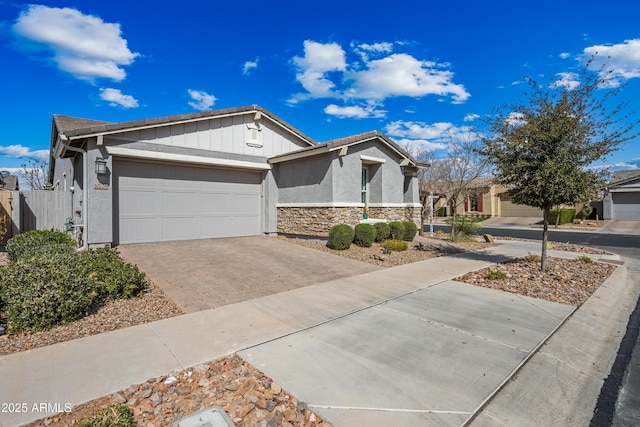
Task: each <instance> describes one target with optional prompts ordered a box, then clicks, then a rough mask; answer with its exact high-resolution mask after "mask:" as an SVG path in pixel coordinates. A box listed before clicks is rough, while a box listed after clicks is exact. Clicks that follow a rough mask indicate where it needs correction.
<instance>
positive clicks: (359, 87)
mask: <svg viewBox="0 0 640 427" xmlns="http://www.w3.org/2000/svg"><path fill="white" fill-rule="evenodd" d="M639 15H640V5H639V4H638V3H637V2H632V1H615V0H613V1H608V2H601V1H598V2H596V1H591V0H583V1H561V0H560V1H558V0H556V1H553V2H552V1H547V0H542V1H535V2H513V1H486V2H432V1H426V2H416V1H405V0H396V1H393V2H376V1H371V0H369V1H366V2H365V1H334V0H325V1H323V2H307V1H294V0H291V1H277V0H276V1H271V2H264V1H254V0H245V1H243V2H239V3H238V2H218V1H183V2H170V3H169V2H167V3H166V6H164V5H163V3H162V2H160V3H153V5H152V4H151V3H145V2H135V1H127V2H123V1H120V0H110V1H108V2H104V1H102V2H92V1H81V2H58V1H47V2H41V3H34V4H26V3H14V2H5V1H1V0H0V63H1V64H2V77H3V78H2V80H1V83H0V84H1V85H2V86H1V92H0V94H1V98H0V128H1V129H2V133H1V135H2V136H0V169H2V170H10V171H15V170H16V168H19V166H20V164H22V163H24V162H25V161H27V160H28V159H43V160H46V159H48V148H49V147H48V145H49V138H50V133H51V119H52V115H53V114H63V115H70V116H77V117H84V118H90V119H96V120H105V121H110V122H120V121H128V120H137V119H143V118H150V117H161V116H170V115H176V114H186V113H191V112H196V111H201V110H208V109H218V108H228V107H237V106H243V105H250V104H258V105H260V106H262V107H264V108H266V109H268V110H270V111H272V112H273V113H275V114H276V115H278V116H280V117H281V118H282V119H284V120H285V121H287V122H289V123H290V124H291V125H293V126H294V127H296V128H298V129H299V130H300V131H302V132H304V133H305V134H307V135H309V136H310V137H312V138H314V139H315V140H317V141H320V142H322V141H327V140H330V139H333V138H339V137H343V136H348V135H351V134H355V133H360V132H366V131H369V130H379V131H382V132H384V133H386V134H387V135H388V136H389V137H391V138H392V139H394V140H395V141H397V142H399V143H401V144H403V145H405V146H407V147H409V148H411V149H414V150H419V149H431V150H438V152H439V153H444V152H446V151H445V150H446V146H447V144H448V142H449V141H450V139H451V137H453V138H457V137H460V136H461V135H464V134H465V132H468V131H469V128H470V127H473V126H476V127H479V128H480V127H481V126H482V123H481V120H480V119H481V118H482V117H486V116H487V115H489V114H491V111H492V108H493V107H495V106H499V105H501V104H503V103H508V102H511V101H516V100H519V99H523V95H522V94H523V91H524V90H526V85H525V84H523V83H524V78H525V76H531V77H534V78H535V79H537V80H538V81H541V82H546V81H549V82H552V81H556V82H557V81H560V82H561V84H571V82H572V80H573V79H574V78H575V76H574V74H572V73H575V72H576V71H578V70H579V69H580V67H582V66H583V65H584V63H585V60H586V58H588V57H589V56H590V55H591V53H593V52H596V51H597V52H598V54H599V55H600V56H601V57H603V56H610V57H611V59H610V65H611V66H613V67H614V68H615V69H616V70H617V73H616V76H615V77H616V81H617V82H618V83H626V86H625V87H624V89H623V91H622V93H621V95H620V96H619V97H618V98H617V99H618V100H620V101H626V102H628V103H629V110H631V111H638V114H639V115H640V25H638V23H637V19H638V16H639ZM636 117H638V115H636ZM599 165H608V166H612V167H613V169H614V170H617V169H638V168H640V145H639V142H638V140H632V141H629V142H627V143H626V144H625V146H624V147H622V149H621V150H620V151H618V152H616V153H614V154H613V155H612V156H610V157H609V158H608V159H606V161H604V162H601V163H600V164H599ZM595 166H598V165H595Z"/></svg>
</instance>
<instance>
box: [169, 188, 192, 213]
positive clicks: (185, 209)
mask: <svg viewBox="0 0 640 427" xmlns="http://www.w3.org/2000/svg"><path fill="white" fill-rule="evenodd" d="M198 210H199V206H198V197H197V194H196V193H195V191H190V192H188V191H163V192H162V212H163V213H164V215H173V214H190V215H195V214H196V212H198Z"/></svg>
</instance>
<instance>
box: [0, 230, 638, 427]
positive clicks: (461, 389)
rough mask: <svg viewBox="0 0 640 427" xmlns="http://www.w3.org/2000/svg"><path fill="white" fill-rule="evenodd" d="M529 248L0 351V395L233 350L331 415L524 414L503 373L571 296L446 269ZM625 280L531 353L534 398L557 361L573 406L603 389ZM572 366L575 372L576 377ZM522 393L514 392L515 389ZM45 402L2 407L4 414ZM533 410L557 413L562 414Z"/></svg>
mask: <svg viewBox="0 0 640 427" xmlns="http://www.w3.org/2000/svg"><path fill="white" fill-rule="evenodd" d="M538 250H539V248H538V245H537V244H530V243H526V242H504V245H502V246H498V247H494V248H491V249H489V250H486V251H484V252H482V253H479V252H476V253H466V254H459V255H456V256H449V257H444V258H436V259H432V260H427V261H422V262H418V263H414V264H408V265H404V266H400V267H395V268H389V269H384V270H379V271H375V272H371V273H366V274H361V275H357V276H353V277H349V278H343V279H338V280H333V281H329V282H325V283H322V284H318V285H314V286H308V287H305V288H299V289H295V290H292V291H289V292H283V293H280V294H275V295H269V296H265V297H262V298H257V299H254V300H250V301H245V302H241V303H237V304H232V305H228V306H224V307H220V308H216V309H212V310H205V311H200V312H196V313H190V314H187V315H184V316H180V317H177V318H172V319H166V320H161V321H158V322H154V323H150V324H145V325H139V326H134V327H131V328H127V329H122V330H118V331H114V332H110V333H105V334H100V335H96V336H92V337H88V338H83V339H79V340H76V341H72V342H66V343H60V344H56V345H52V346H49V347H43V348H39V349H34V350H29V351H26V352H22V353H17V354H13V355H8V356H2V357H0V378H2V379H3V380H2V384H3V386H2V387H1V388H0V402H6V403H9V402H13V403H26V404H27V407H29V408H31V407H32V405H33V403H43V402H44V403H49V404H55V403H58V404H60V405H61V406H62V407H63V408H64V405H65V404H66V403H71V404H77V403H81V402H85V401H88V400H91V399H94V398H97V397H100V396H103V395H107V394H110V393H113V392H115V391H118V390H120V389H123V388H126V387H128V386H129V385H131V384H135V383H140V382H143V381H146V380H147V379H149V378H152V377H158V376H161V375H164V374H166V373H169V372H171V371H175V370H182V369H185V368H187V367H190V366H194V365H197V364H200V363H203V362H206V361H210V360H213V359H216V358H219V357H222V356H225V355H227V354H230V353H233V352H238V353H239V354H240V355H241V356H243V357H245V358H246V359H248V360H249V361H250V362H252V363H254V364H255V366H256V367H257V368H258V369H260V370H262V371H264V372H265V373H267V374H268V375H270V376H272V377H273V378H274V380H275V381H277V382H278V383H279V384H281V385H282V386H283V388H284V389H286V390H287V391H288V392H290V393H293V394H294V395H295V396H296V397H297V398H299V399H300V400H303V401H305V402H307V403H308V404H309V406H310V407H312V408H313V409H314V410H316V411H318V412H319V413H320V414H321V415H323V416H325V417H326V419H327V420H329V421H330V422H333V423H334V424H335V425H336V426H341V425H344V426H349V425H374V426H375V425H393V424H395V425H408V426H409V425H421V426H422V425H461V424H462V423H464V422H465V421H466V420H469V419H471V418H472V417H473V416H474V415H475V414H476V413H478V410H480V409H483V408H484V410H483V411H481V412H480V416H479V417H478V418H476V422H480V423H485V424H486V425H488V424H487V420H493V419H507V420H511V419H512V418H510V417H512V416H516V415H518V416H519V417H521V418H522V417H525V418H524V419H526V416H525V415H524V414H521V413H525V414H526V413H529V414H531V416H533V415H534V414H538V409H539V408H537V407H535V406H533V405H532V406H531V407H526V405H523V406H524V407H523V408H521V407H516V406H513V403H514V401H512V400H511V399H514V400H516V398H515V397H509V396H518V394H517V393H523V392H522V390H518V389H517V388H516V389H513V388H512V387H510V386H511V384H510V386H509V387H505V388H504V389H503V388H502V386H503V385H504V384H505V383H506V382H507V381H508V380H509V379H510V377H511V375H512V373H514V372H515V371H516V370H517V369H518V368H519V367H520V366H521V364H523V362H524V361H526V360H527V359H528V358H529V356H530V355H531V354H532V353H535V351H536V349H537V348H538V346H539V345H540V343H541V342H543V341H544V340H545V339H546V338H547V336H548V335H550V334H551V333H552V332H553V331H554V330H555V329H556V328H557V327H558V326H559V325H561V324H562V323H563V321H564V320H565V318H566V316H567V315H569V314H570V313H571V312H572V311H573V307H570V306H566V305H561V304H555V303H549V302H546V301H541V300H535V299H531V298H526V297H522V296H518V295H513V294H508V293H504V292H499V291H492V290H488V289H484V288H478V287H474V286H470V285H465V284H461V283H457V282H453V281H451V280H450V279H452V278H454V277H457V276H459V275H462V274H464V273H466V272H468V271H473V270H476V269H479V268H483V267H486V266H488V265H490V264H492V263H494V262H497V261H502V260H504V259H506V258H511V257H516V256H521V255H526V254H528V253H537V251H538ZM551 255H557V256H562V257H575V256H577V255H576V254H569V253H566V252H554V251H552V252H551ZM633 294H635V295H636V297H637V286H635V287H634V286H633V284H631V283H629V282H628V281H627V280H626V272H625V269H624V268H619V269H618V270H617V271H616V273H615V274H614V276H612V278H611V279H609V280H608V281H607V282H606V283H605V285H603V286H602V287H601V288H600V289H599V290H598V291H597V292H596V294H594V296H593V297H592V298H591V299H590V300H589V301H588V302H587V303H586V304H585V305H583V307H582V308H581V309H580V310H578V312H577V313H576V314H574V315H573V316H572V317H570V318H569V320H568V321H567V322H566V323H564V325H563V326H562V327H561V328H560V330H559V331H558V333H556V335H555V336H559V335H566V336H567V337H573V340H569V341H567V342H565V341H564V340H563V341H562V342H561V344H557V345H559V347H558V348H557V349H555V350H553V348H551V349H550V350H549V351H545V353H544V354H545V355H546V354H548V355H549V356H547V357H545V358H543V359H542V360H540V361H538V362H536V369H540V372H547V374H546V375H539V374H538V375H537V376H536V375H535V374H536V372H538V371H533V373H532V374H531V378H530V381H529V382H527V383H525V384H524V388H525V390H529V391H530V390H538V391H540V390H542V392H541V394H542V395H544V396H543V398H540V397H537V398H538V399H549V400H550V401H551V402H555V401H556V400H560V401H562V398H565V397H566V393H565V389H564V388H559V386H557V383H558V381H559V380H558V378H556V377H555V376H554V375H553V373H554V372H560V371H559V369H560V368H565V369H566V371H567V372H564V370H565V369H563V370H562V372H561V373H562V374H563V377H562V380H563V381H565V380H568V381H569V382H570V383H571V384H579V385H580V387H576V389H575V390H574V389H572V390H571V392H572V393H573V392H575V393H576V394H575V395H573V398H574V400H575V401H577V400H578V399H582V401H581V402H586V403H584V404H582V405H578V406H581V408H580V409H582V406H585V405H586V406H588V405H589V404H590V402H591V400H590V395H589V397H585V396H584V392H585V390H586V391H588V392H589V393H591V392H593V391H594V390H598V391H599V388H600V385H601V383H602V375H603V373H604V375H606V373H607V372H608V371H609V367H610V365H611V362H612V360H613V357H615V352H616V349H617V348H618V343H619V340H620V337H621V335H620V334H619V333H618V334H616V333H615V331H616V330H620V331H624V327H621V326H620V325H624V324H626V320H627V319H628V315H629V312H630V310H629V308H628V306H625V305H624V304H622V303H620V302H619V301H622V300H621V298H624V301H634V300H633V299H631V298H632V296H633ZM626 298H629V299H628V300H627V299H626ZM629 305H630V304H629ZM631 309H632V308H631ZM582 313H584V314H582ZM585 329H587V330H586V331H585ZM585 334H588V335H585ZM555 336H554V338H555ZM583 336H587V337H588V339H583V338H581V337H583ZM554 338H552V340H553V339H554ZM549 343H551V341H549ZM549 345H550V344H549ZM567 346H569V348H568V347H567ZM544 348H546V347H544ZM544 348H543V351H544ZM583 352H584V355H582V356H580V357H578V356H577V355H578V354H580V355H581V354H582V353H583ZM539 354H540V353H537V354H536V355H535V356H534V358H536V357H538V355H539ZM586 355H589V356H586ZM567 357H568V358H569V360H566V359H567ZM594 359H595V362H594ZM533 360H534V359H532V361H533ZM535 360H538V359H535ZM592 362H594V363H595V365H592ZM531 363H532V362H530V363H527V364H526V365H525V367H524V368H523V370H522V371H521V374H519V375H518V379H520V378H521V377H522V375H523V373H524V372H527V371H525V369H527V367H528V366H529V365H530V364H531ZM574 377H579V378H578V380H575V381H571V380H570V379H571V378H574ZM545 381H549V382H550V384H551V385H554V384H555V385H556V387H555V388H554V387H551V386H549V385H547V384H545V383H544V382H545ZM513 384H517V382H513ZM563 384H564V383H563ZM500 390H502V391H500ZM554 392H555V393H558V396H557V399H556V398H554V395H553V393H554ZM507 393H515V394H512V395H509V394H507ZM562 393H565V394H562ZM580 393H582V394H580ZM496 394H497V395H496ZM494 395H496V397H495V398H493V399H491V398H492V397H494ZM502 396H506V397H504V398H503V397H502ZM525 396H526V394H525ZM490 399H491V403H490V404H489V405H488V406H487V405H485V404H486V403H487V402H488V401H489V400H490ZM517 399H520V400H518V401H520V402H522V399H523V397H522V395H520V397H518V398H517ZM595 399H597V392H595V394H594V396H593V402H594V403H595ZM531 400H532V401H535V400H536V396H531ZM565 400H566V399H565ZM568 405H569V404H568ZM485 406H486V408H485ZM510 408H511V409H510ZM516 411H517V412H518V414H516V413H515V412H516ZM46 415H48V414H46V413H32V412H29V411H27V412H23V413H15V412H14V413H6V412H3V413H0V425H2V426H6V427H8V426H15V425H21V424H24V423H27V422H30V421H33V420H35V419H39V418H42V417H44V416H46ZM550 415H553V416H557V414H555V413H554V414H550ZM589 416H590V413H589ZM551 421H553V422H551ZM537 422H538V425H540V423H541V422H542V424H547V425H552V424H553V425H563V423H562V422H561V421H559V419H558V418H553V419H550V421H549V423H545V422H544V420H543V419H537ZM489 424H490V422H489ZM505 424H506V425H525V424H519V423H515V424H514V423H511V422H506V423H505ZM481 425H482V424H481ZM494 425H495V424H494Z"/></svg>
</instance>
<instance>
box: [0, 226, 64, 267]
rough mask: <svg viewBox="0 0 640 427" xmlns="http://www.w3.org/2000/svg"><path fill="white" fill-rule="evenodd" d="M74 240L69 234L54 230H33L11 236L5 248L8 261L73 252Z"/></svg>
mask: <svg viewBox="0 0 640 427" xmlns="http://www.w3.org/2000/svg"><path fill="white" fill-rule="evenodd" d="M75 247H76V242H75V240H73V238H72V237H71V236H69V235H68V234H66V233H63V232H61V231H56V230H33V231H26V232H24V233H20V234H18V235H17V236H13V237H12V238H11V239H9V241H8V242H7V245H6V246H5V249H6V251H7V256H8V257H9V260H10V261H17V260H18V259H22V258H26V257H32V256H39V255H41V254H47V253H59V252H73V251H74V249H75Z"/></svg>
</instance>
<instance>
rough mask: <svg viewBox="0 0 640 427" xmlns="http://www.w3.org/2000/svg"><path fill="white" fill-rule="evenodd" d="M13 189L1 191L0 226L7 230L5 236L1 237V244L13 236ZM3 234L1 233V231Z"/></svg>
mask: <svg viewBox="0 0 640 427" xmlns="http://www.w3.org/2000/svg"><path fill="white" fill-rule="evenodd" d="M14 193H15V192H13V191H0V228H3V229H5V230H6V233H5V235H4V237H3V238H1V239H0V245H4V244H5V243H7V240H9V239H10V238H11V236H13V229H14V226H13V195H14ZM0 234H1V233H0Z"/></svg>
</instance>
